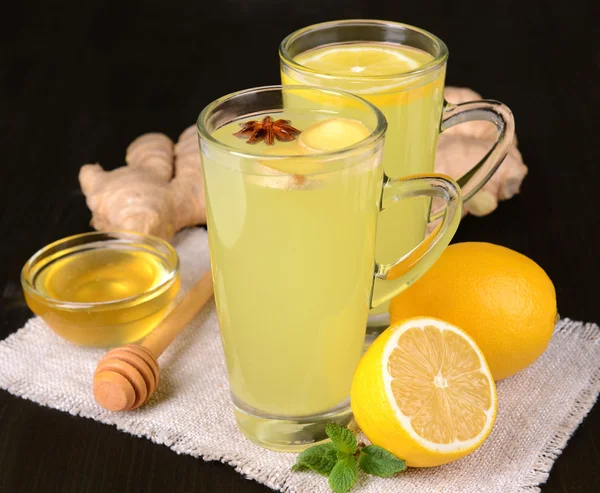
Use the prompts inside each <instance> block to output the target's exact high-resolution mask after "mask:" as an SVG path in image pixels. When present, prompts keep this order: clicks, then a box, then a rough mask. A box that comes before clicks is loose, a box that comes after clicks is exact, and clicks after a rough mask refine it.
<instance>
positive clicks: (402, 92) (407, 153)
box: [279, 20, 514, 339]
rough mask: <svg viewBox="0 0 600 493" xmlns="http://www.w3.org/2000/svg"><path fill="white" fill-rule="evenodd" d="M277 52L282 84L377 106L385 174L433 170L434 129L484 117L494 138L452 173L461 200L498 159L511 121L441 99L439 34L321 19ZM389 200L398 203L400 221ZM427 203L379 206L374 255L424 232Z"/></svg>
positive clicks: (382, 321) (380, 313)
mask: <svg viewBox="0 0 600 493" xmlns="http://www.w3.org/2000/svg"><path fill="white" fill-rule="evenodd" d="M279 55H280V60H281V79H282V83H283V84H284V85H288V84H294V85H295V84H306V85H311V86H319V87H323V88H332V89H342V90H346V91H349V92H352V93H354V94H357V95H360V96H362V97H363V98H365V99H366V100H368V101H369V102H371V103H373V104H374V105H375V106H377V107H378V108H379V109H380V110H381V111H382V112H383V114H384V115H385V117H386V119H387V122H388V137H387V139H386V146H385V155H384V160H383V169H384V172H385V175H386V176H387V177H390V178H399V177H404V176H409V175H413V174H418V173H430V172H432V171H433V165H434V160H435V151H436V146H437V140H438V135H439V133H440V131H444V130H446V129H448V128H450V127H452V126H454V125H456V124H457V123H462V122H467V121H472V120H485V121H488V122H491V123H493V124H494V125H495V126H496V128H497V141H496V143H495V144H494V146H493V147H492V148H491V149H490V151H489V152H488V154H487V155H486V156H485V157H484V158H483V159H482V160H481V161H480V162H479V163H477V164H476V165H475V166H474V167H473V169H471V171H469V172H468V173H467V174H465V175H464V176H463V177H461V178H460V179H459V180H458V184H459V185H460V186H461V189H462V196H463V200H465V201H466V200H469V199H470V198H471V197H472V196H473V195H474V194H475V193H476V192H477V191H478V190H479V189H480V188H481V187H482V186H483V185H484V184H485V182H486V181H487V180H488V179H489V178H490V176H491V175H492V174H493V173H494V171H495V170H496V169H497V168H498V166H500V163H501V162H502V160H503V159H504V157H505V156H506V153H507V152H508V149H509V146H510V144H511V142H512V138H513V133H514V121H513V117H512V114H511V112H510V110H509V109H508V108H507V107H506V106H504V105H503V104H501V103H499V102H497V101H474V102H469V103H464V104H460V105H453V104H449V103H447V102H445V101H444V94H443V92H444V76H445V70H446V60H447V58H448V50H447V48H446V45H445V44H444V43H443V41H441V40H440V39H438V38H437V37H436V36H434V35H432V34H430V33H428V32H426V31H424V30H422V29H418V28H415V27H412V26H408V25H405V24H399V23H395V22H386V21H377V20H344V21H334V22H326V23H323V24H317V25H314V26H310V27H306V28H304V29H301V30H299V31H296V32H294V33H292V34H290V35H289V36H288V37H287V38H285V39H284V40H283V42H282V43H281V45H280V48H279ZM440 122H441V124H440ZM396 208H397V209H398V210H400V211H401V212H400V214H401V216H402V220H401V221H399V220H398V213H397V212H396V211H395V209H396ZM429 208H430V201H429V200H427V199H425V198H414V199H411V200H404V201H402V202H400V203H398V205H396V206H395V207H394V208H391V209H390V210H388V211H383V212H382V214H381V215H380V217H379V226H378V229H377V248H376V256H375V258H376V259H377V261H378V262H383V263H389V262H392V261H393V260H394V259H396V258H398V256H399V255H402V254H406V253H407V252H410V251H411V250H412V249H413V248H414V247H415V246H416V245H417V244H418V243H419V242H421V241H422V240H423V237H424V236H425V231H426V228H427V223H428V220H429V219H430V218H429ZM387 311H388V303H384V304H382V305H380V306H379V307H378V308H375V309H373V310H372V311H371V316H370V317H369V325H370V326H371V327H370V329H369V334H368V336H367V338H368V339H369V338H373V337H374V336H376V335H377V333H378V332H379V331H380V330H381V327H382V326H383V327H385V326H387V322H388V320H389V317H388V314H387ZM377 327H379V329H378V328H377Z"/></svg>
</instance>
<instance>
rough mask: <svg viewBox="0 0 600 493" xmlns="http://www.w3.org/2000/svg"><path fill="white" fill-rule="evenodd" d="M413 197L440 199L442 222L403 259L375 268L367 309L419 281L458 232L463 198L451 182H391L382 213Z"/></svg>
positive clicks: (429, 178)
mask: <svg viewBox="0 0 600 493" xmlns="http://www.w3.org/2000/svg"><path fill="white" fill-rule="evenodd" d="M413 197H429V198H434V199H436V198H437V199H441V200H442V201H443V202H444V203H445V207H444V208H443V210H442V211H440V213H439V215H440V216H441V221H440V222H439V224H438V225H437V226H436V228H435V229H434V230H433V231H432V232H431V233H430V234H429V235H428V236H427V237H426V238H425V239H424V240H423V241H422V242H421V243H419V244H418V245H417V246H416V247H415V248H413V249H412V250H411V251H410V252H408V253H407V254H406V255H404V256H403V257H401V258H399V259H398V260H396V261H395V262H392V263H391V264H378V263H376V264H375V276H374V280H373V293H372V295H371V306H370V308H375V307H377V306H378V305H380V304H382V303H385V302H386V301H388V300H389V299H391V298H393V297H394V296H396V295H397V294H399V293H400V292H401V291H404V290H405V289H406V288H407V287H408V286H410V285H411V284H412V283H413V282H415V281H416V280H417V279H418V278H419V277H421V275H423V274H424V273H425V272H426V271H427V270H428V269H429V267H431V266H432V265H433V263H434V262H435V261H436V260H437V259H438V258H439V256H440V255H441V254H442V252H443V251H444V250H445V248H446V247H447V246H448V244H449V243H450V240H452V237H453V236H454V233H456V229H457V228H458V223H459V222H460V218H461V208H462V197H461V191H460V188H459V186H458V184H457V183H456V182H455V181H454V180H453V179H452V178H450V177H449V176H446V175H441V174H431V175H416V176H412V177H408V178H399V179H396V180H390V181H388V182H387V183H386V184H385V186H384V189H383V199H382V204H381V209H382V210H383V209H385V208H387V207H389V206H390V205H391V204H392V203H394V202H396V201H397V200H403V199H409V198H413ZM416 267H419V268H418V269H417V268H416Z"/></svg>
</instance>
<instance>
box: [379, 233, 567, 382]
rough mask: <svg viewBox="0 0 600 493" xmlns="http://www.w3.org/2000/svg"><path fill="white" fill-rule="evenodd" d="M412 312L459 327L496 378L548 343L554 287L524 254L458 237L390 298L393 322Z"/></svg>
mask: <svg viewBox="0 0 600 493" xmlns="http://www.w3.org/2000/svg"><path fill="white" fill-rule="evenodd" d="M415 316H429V317H437V318H440V319H442V320H445V321H447V322H450V323H452V324H455V325H458V326H459V327H461V328H462V329H463V330H464V331H465V332H467V333H468V334H469V335H470V336H471V337H472V338H473V339H474V340H475V342H476V343H477V345H478V346H479V347H480V348H481V350H482V351H483V354H484V355H485V358H486V360H487V362H488V364H489V367H490V370H491V372H492V375H493V376H494V379H496V380H501V379H503V378H506V377H510V376H511V375H514V374H515V373H517V372H519V371H521V370H522V369H524V368H526V367H527V366H529V365H531V364H532V363H533V362H534V361H535V360H536V359H537V358H539V357H540V355H541V354H542V353H543V352H544V351H545V350H546V348H547V347H548V342H549V341H550V338H551V337H552V332H553V330H554V324H555V322H556V316H557V311H556V291H555V290H554V285H553V284H552V281H551V280H550V278H549V277H548V275H547V274H546V272H544V270H543V269H542V268H541V267H540V266H539V265H538V264H536V263H535V262H534V261H533V260H531V259H530V258H528V257H526V256H525V255H522V254H520V253H517V252H515V251H514V250H510V249H509V248H505V247H502V246H499V245H493V244H491V243H478V242H472V243H456V244H454V245H451V246H449V247H448V248H447V249H446V250H445V251H444V253H443V254H442V255H441V257H440V258H439V259H438V261H437V262H436V263H435V264H434V265H433V266H432V267H431V269H430V270H429V271H428V272H427V273H426V274H425V275H423V277H422V278H421V279H419V280H418V281H417V282H416V283H414V284H413V285H412V286H410V287H409V288H408V289H406V290H405V291H404V292H403V293H401V294H400V295H399V296H397V297H396V298H394V299H393V300H392V302H391V304H390V319H391V322H392V323H393V322H395V321H398V320H402V319H406V318H409V317H415Z"/></svg>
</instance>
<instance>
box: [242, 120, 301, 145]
mask: <svg viewBox="0 0 600 493" xmlns="http://www.w3.org/2000/svg"><path fill="white" fill-rule="evenodd" d="M240 126H241V127H242V129H241V130H240V131H239V132H236V133H234V134H233V135H235V136H236V137H239V138H240V139H244V138H248V140H246V143H248V144H256V143H257V142H261V141H263V140H264V141H265V144H267V145H270V146H272V145H273V144H275V139H277V140H280V141H283V142H289V141H291V140H294V139H295V138H296V137H297V136H298V135H300V130H298V129H297V128H294V127H292V126H291V125H290V121H289V120H273V118H271V117H270V116H265V117H264V118H263V119H262V121H258V120H251V121H249V122H246V123H240Z"/></svg>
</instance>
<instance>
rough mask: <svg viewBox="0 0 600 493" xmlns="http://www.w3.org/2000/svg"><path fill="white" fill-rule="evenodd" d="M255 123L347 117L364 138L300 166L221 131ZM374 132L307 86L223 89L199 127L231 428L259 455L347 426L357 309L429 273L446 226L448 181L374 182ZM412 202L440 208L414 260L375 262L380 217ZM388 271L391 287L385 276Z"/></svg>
mask: <svg viewBox="0 0 600 493" xmlns="http://www.w3.org/2000/svg"><path fill="white" fill-rule="evenodd" d="M267 115H269V116H271V117H273V118H274V119H275V120H277V119H279V118H283V119H288V120H292V121H291V125H293V126H296V127H298V128H299V130H304V129H305V128H306V127H307V126H309V125H311V124H313V123H315V122H318V121H322V120H324V119H329V118H334V117H335V118H348V119H353V120H358V121H360V122H362V123H363V124H364V125H365V126H366V127H367V129H368V131H369V135H368V137H366V138H365V139H363V140H361V141H360V142H358V143H356V144H354V145H352V146H349V147H345V148H342V149H340V150H337V151H330V152H323V153H314V154H308V155H302V156H298V155H290V153H289V151H286V150H285V149H286V147H285V145H286V144H282V143H279V142H275V145H271V146H267V145H266V144H265V143H258V144H255V145H248V144H247V143H246V142H244V141H242V140H240V139H237V138H236V137H234V136H233V135H232V134H233V133H234V132H235V131H236V130H239V128H240V127H239V123H240V122H241V121H248V120H249V119H252V120H260V119H262V118H264V117H265V116H267ZM386 127H387V123H386V120H385V117H384V116H383V114H382V113H381V111H379V110H378V109H377V108H376V107H375V106H373V105H372V104H370V103H369V102H367V101H365V100H363V99H361V98H359V97H356V96H354V95H351V94H349V93H345V92H343V91H337V90H324V89H319V88H310V87H306V86H292V87H282V86H271V87H263V88H256V89H250V90H246V91H240V92H237V93H233V94H230V95H228V96H224V97H223V98H221V99H218V100H217V101H215V102H213V103H211V104H209V105H208V106H207V107H206V108H205V109H204V110H203V111H202V113H201V114H200V116H199V118H198V132H199V138H200V147H201V154H202V161H203V173H204V183H205V195H206V206H207V215H208V217H207V221H208V233H209V243H210V251H211V264H212V272H213V280H214V287H215V300H216V304H217V313H218V318H219V324H220V328H221V337H222V341H223V348H224V351H225V359H226V363H227V371H228V376H229V383H230V388H231V394H232V400H233V407H234V413H235V416H236V420H237V423H238V426H239V427H240V429H241V430H242V432H243V433H244V434H245V435H246V436H248V437H249V438H250V439H251V440H252V441H254V442H255V443H258V444H260V445H262V446H265V447H268V448H273V449H277V450H286V451H295V450H301V449H303V448H305V447H307V446H309V445H311V444H313V443H315V442H318V441H321V440H323V439H325V438H326V435H325V425H326V423H328V422H331V421H337V422H340V423H344V422H347V421H349V419H350V418H351V410H350V403H349V392H350V385H351V382H352V377H353V373H354V369H355V367H356V365H357V363H358V360H359V358H360V356H361V353H362V349H363V344H364V337H365V330H366V322H367V317H368V310H369V308H370V307H371V306H375V305H377V304H379V303H382V302H384V301H385V300H388V299H390V298H391V297H392V296H394V295H396V294H397V293H399V292H400V291H402V290H403V289H404V288H406V287H407V286H408V285H409V284H410V283H412V282H413V281H414V280H415V279H416V278H418V277H419V276H420V275H421V274H422V273H423V272H424V271H425V270H427V269H428V268H429V267H430V266H431V265H432V264H433V262H435V260H436V259H437V258H438V257H439V255H440V254H441V253H442V251H443V250H444V249H445V248H446V246H447V245H448V243H449V242H450V240H451V238H452V236H453V235H454V233H455V231H456V229H457V227H458V223H459V221H460V215H461V214H460V211H461V196H460V191H459V189H458V186H457V184H456V183H455V182H454V181H453V180H452V179H450V178H448V177H445V176H443V175H430V176H425V175H421V176H413V177H410V178H406V179H398V180H389V181H386V182H384V176H383V170H382V165H381V161H382V153H383V145H384V138H385V132H386ZM278 146H281V147H279V149H281V151H279V152H280V154H278V153H277V151H278ZM267 149H268V151H269V152H267V153H265V151H266V150H267ZM272 151H274V152H275V153H274V152H272ZM286 152H287V154H286ZM411 197H428V198H437V199H439V200H442V201H443V202H444V203H445V207H444V209H443V212H442V217H441V224H440V226H439V227H438V228H436V230H435V231H434V232H433V233H431V235H430V236H428V238H427V239H426V240H425V241H424V242H422V243H421V245H420V248H417V249H416V250H415V251H413V255H411V256H408V258H407V257H405V258H403V259H399V260H398V259H397V260H395V261H393V262H390V263H389V264H377V263H376V262H375V236H376V227H377V217H378V215H379V213H380V211H381V210H386V208H387V207H388V206H389V205H390V204H391V203H392V202H393V201H396V200H398V199H407V200H408V199H410V198H411ZM404 214H406V211H400V213H399V214H398V215H399V216H402V215H404ZM397 219H398V221H400V222H402V217H397ZM403 265H407V268H405V269H402V267H403ZM393 267H397V268H396V269H394V272H395V275H394V279H387V278H388V273H389V271H390V269H392V268H393ZM398 272H400V274H399V275H398V274H397V273H398Z"/></svg>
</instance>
